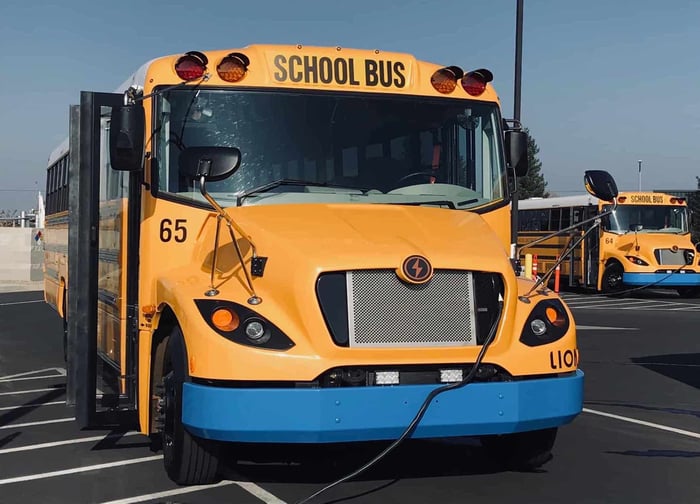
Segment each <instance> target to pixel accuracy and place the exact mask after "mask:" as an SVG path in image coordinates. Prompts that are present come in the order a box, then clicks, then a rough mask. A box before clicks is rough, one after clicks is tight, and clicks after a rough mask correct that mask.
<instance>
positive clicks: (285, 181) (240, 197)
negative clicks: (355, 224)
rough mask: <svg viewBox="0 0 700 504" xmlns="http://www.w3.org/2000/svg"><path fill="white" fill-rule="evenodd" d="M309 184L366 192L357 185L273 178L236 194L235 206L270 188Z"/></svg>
mask: <svg viewBox="0 0 700 504" xmlns="http://www.w3.org/2000/svg"><path fill="white" fill-rule="evenodd" d="M283 185H284V186H311V187H342V188H345V189H355V190H357V191H361V192H362V193H363V194H364V193H365V192H367V189H362V188H359V187H348V186H345V185H342V184H331V183H329V182H312V181H310V180H299V179H287V178H283V179H277V180H273V181H272V182H268V183H267V184H263V185H261V186H258V187H253V188H252V189H248V190H247V191H245V192H243V193H241V194H239V195H238V197H237V198H236V206H241V203H243V200H244V199H245V198H247V197H248V196H252V195H254V194H260V193H264V192H267V191H269V190H270V189H274V188H275V187H279V186H283Z"/></svg>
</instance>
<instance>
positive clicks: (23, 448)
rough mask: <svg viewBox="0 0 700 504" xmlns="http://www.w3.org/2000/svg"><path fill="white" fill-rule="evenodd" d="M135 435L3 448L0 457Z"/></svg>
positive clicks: (94, 437)
mask: <svg viewBox="0 0 700 504" xmlns="http://www.w3.org/2000/svg"><path fill="white" fill-rule="evenodd" d="M137 434H140V432H136V431H129V432H125V433H123V434H107V435H106V436H91V437H83V438H75V439H64V440H63V441H52V442H50V443H38V444H32V445H25V446H17V447H16V448H4V449H2V450H0V455H4V454H5V453H16V452H22V451H31V450H43V449H44V448H53V447H54V446H65V445H70V444H79V443H91V442H93V441H104V440H106V439H115V438H117V439H119V438H123V437H127V436H135V435H137Z"/></svg>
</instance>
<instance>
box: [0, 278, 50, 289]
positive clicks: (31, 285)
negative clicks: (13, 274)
mask: <svg viewBox="0 0 700 504" xmlns="http://www.w3.org/2000/svg"><path fill="white" fill-rule="evenodd" d="M43 290H44V282H43V281H37V282H29V281H26V282H25V281H20V280H16V281H15V280H0V292H22V291H43Z"/></svg>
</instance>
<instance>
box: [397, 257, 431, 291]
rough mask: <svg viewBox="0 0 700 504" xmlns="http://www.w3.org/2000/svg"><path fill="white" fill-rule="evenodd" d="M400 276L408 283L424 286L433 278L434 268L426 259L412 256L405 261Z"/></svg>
mask: <svg viewBox="0 0 700 504" xmlns="http://www.w3.org/2000/svg"><path fill="white" fill-rule="evenodd" d="M399 276H400V278H401V279H402V280H405V281H407V282H411V283H415V284H422V283H425V282H427V281H428V280H430V279H431V278H432V277H433V267H432V265H431V264H430V262H429V261H428V260H427V259H426V258H425V257H423V256H419V255H412V256H409V257H407V258H406V259H404V261H403V264H402V265H401V275H399Z"/></svg>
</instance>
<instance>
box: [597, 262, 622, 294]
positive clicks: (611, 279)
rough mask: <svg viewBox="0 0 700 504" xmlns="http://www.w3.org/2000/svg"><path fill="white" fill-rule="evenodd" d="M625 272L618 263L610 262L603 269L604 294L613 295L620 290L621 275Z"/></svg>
mask: <svg viewBox="0 0 700 504" xmlns="http://www.w3.org/2000/svg"><path fill="white" fill-rule="evenodd" d="M624 272H625V270H624V269H623V268H622V265H621V264H620V263H618V262H611V263H610V264H608V265H607V266H606V267H605V271H604V272H603V285H602V287H603V292H605V293H606V294H615V293H616V292H620V291H621V290H622V287H623V285H622V275H623V274H624Z"/></svg>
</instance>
